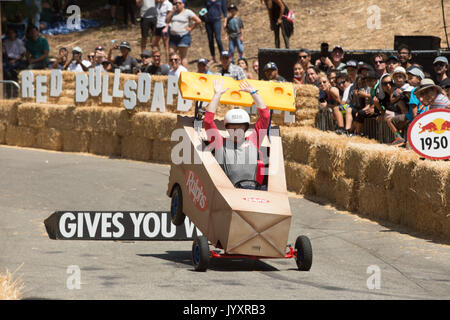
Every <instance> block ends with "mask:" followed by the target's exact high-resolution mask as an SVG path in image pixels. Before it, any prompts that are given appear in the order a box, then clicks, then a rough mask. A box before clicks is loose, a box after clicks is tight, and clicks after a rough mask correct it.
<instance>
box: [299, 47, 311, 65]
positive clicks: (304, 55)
mask: <svg viewBox="0 0 450 320" xmlns="http://www.w3.org/2000/svg"><path fill="white" fill-rule="evenodd" d="M298 61H299V62H300V63H301V64H302V67H303V70H306V69H308V68H309V67H310V66H312V65H313V64H312V63H311V52H310V51H309V50H308V49H300V52H299V53H298Z"/></svg>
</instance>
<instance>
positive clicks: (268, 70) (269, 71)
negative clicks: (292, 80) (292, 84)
mask: <svg viewBox="0 0 450 320" xmlns="http://www.w3.org/2000/svg"><path fill="white" fill-rule="evenodd" d="M263 72H264V77H265V79H264V80H268V81H277V82H286V79H284V78H283V77H282V76H280V75H279V74H278V67H277V65H276V64H275V63H274V62H268V63H266V65H265V66H264V69H263Z"/></svg>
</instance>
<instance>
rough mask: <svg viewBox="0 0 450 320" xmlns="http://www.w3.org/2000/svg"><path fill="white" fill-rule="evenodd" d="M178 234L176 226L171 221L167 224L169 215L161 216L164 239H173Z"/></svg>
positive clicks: (163, 214)
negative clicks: (168, 229) (168, 228)
mask: <svg viewBox="0 0 450 320" xmlns="http://www.w3.org/2000/svg"><path fill="white" fill-rule="evenodd" d="M168 224H170V231H169V232H167V227H168ZM176 232H177V229H176V227H175V225H174V224H173V223H172V222H171V221H170V222H169V223H167V213H162V214H161V234H162V236H163V237H164V238H173V237H174V236H175V234H176Z"/></svg>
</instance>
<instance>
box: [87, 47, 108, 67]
mask: <svg viewBox="0 0 450 320" xmlns="http://www.w3.org/2000/svg"><path fill="white" fill-rule="evenodd" d="M105 61H108V60H106V55H105V52H104V51H101V50H96V51H95V54H94V63H92V64H91V66H90V67H89V68H99V69H100V71H101V72H108V70H107V65H106V64H105V63H104V62H105Z"/></svg>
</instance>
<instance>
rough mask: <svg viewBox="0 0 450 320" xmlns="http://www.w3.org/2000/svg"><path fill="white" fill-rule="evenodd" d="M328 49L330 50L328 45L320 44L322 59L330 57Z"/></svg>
mask: <svg viewBox="0 0 450 320" xmlns="http://www.w3.org/2000/svg"><path fill="white" fill-rule="evenodd" d="M328 48H329V45H328V43H326V42H323V43H321V44H320V56H321V57H328V55H329V52H328Z"/></svg>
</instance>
